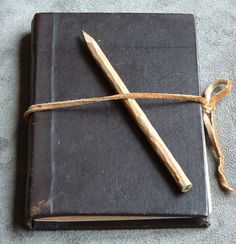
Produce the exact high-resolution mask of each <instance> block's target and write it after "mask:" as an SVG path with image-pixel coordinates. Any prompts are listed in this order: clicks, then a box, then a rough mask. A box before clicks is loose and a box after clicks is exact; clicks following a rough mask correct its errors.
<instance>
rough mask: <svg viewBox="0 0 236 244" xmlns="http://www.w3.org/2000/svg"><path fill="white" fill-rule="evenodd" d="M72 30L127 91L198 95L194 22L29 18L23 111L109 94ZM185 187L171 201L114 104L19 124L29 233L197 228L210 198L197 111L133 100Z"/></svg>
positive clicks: (167, 181)
mask: <svg viewBox="0 0 236 244" xmlns="http://www.w3.org/2000/svg"><path fill="white" fill-rule="evenodd" d="M82 30H84V31H86V32H88V33H90V34H91V35H92V36H93V37H94V38H95V39H96V40H97V41H98V43H99V45H100V46H101V48H102V49H103V51H104V52H105V54H106V55H107V57H108V58H109V60H110V61H111V63H112V65H113V66H114V68H115V69H116V70H117V72H118V73H119V75H120V76H121V77H122V79H123V81H124V82H125V84H126V85H127V87H128V89H129V90H130V91H131V92H168V93H180V94H192V95H199V82H198V67H197V51H196V34H195V22H194V16H192V15H188V14H150V13H147V14H146V13H70V14H69V13H39V14H36V15H35V17H34V19H33V22H32V72H31V73H32V79H31V80H32V81H31V103H32V104H37V103H44V102H52V101H62V100H71V99H77V98H86V97H95V96H105V95H111V94H114V93H115V91H114V90H113V89H112V88H111V87H110V85H109V83H108V82H107V81H106V77H105V75H104V74H103V73H102V71H101V70H100V68H99V66H98V65H97V64H96V62H95V61H94V59H93V57H92V56H91V54H90V52H89V50H88V48H87V46H86V44H85V41H84V39H83V35H82ZM138 104H139V105H140V106H141V108H142V109H143V111H144V112H145V114H146V115H147V117H148V119H149V120H150V122H151V123H152V125H153V126H154V127H155V129H156V130H157V132H158V133H159V135H160V136H161V138H162V139H163V141H164V142H165V143H166V145H167V147H168V148H169V149H170V151H171V152H172V154H173V156H174V157H175V158H176V160H177V161H178V163H179V164H180V166H181V167H182V168H183V170H184V172H185V173H186V175H187V176H188V177H189V178H190V180H191V182H192V183H193V187H192V189H191V190H190V191H189V192H188V193H181V192H180V191H179V189H178V188H177V186H176V184H175V182H174V181H173V179H172V178H171V176H170V174H169V173H168V172H167V170H166V168H165V167H164V166H163V164H162V161H161V159H160V158H159V157H158V156H157V155H156V153H155V152H154V151H153V149H152V148H151V146H150V144H149V143H148V142H147V140H146V138H145V137H144V135H143V134H142V132H141V131H140V129H139V128H138V127H137V126H136V124H135V122H134V121H133V120H132V118H131V117H130V114H129V113H128V112H127V111H126V109H125V107H124V104H123V103H122V102H121V101H108V102H104V103H98V104H91V105H86V106H81V107H74V108H68V109H61V110H53V111H44V112H36V113H34V114H32V115H31V116H30V121H29V151H28V155H29V156H28V158H29V159H28V180H27V182H28V183H27V192H28V196H27V200H26V223H27V226H28V227H29V228H30V229H35V230H37V229H45V230H57V229H123V228H173V227H207V226H208V225H209V220H208V216H209V209H210V194H209V180H208V170H207V159H206V145H205V136H204V127H203V121H202V113H201V106H200V105H199V104H196V103H190V102H176V101H161V100H138Z"/></svg>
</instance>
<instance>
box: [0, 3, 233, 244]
mask: <svg viewBox="0 0 236 244" xmlns="http://www.w3.org/2000/svg"><path fill="white" fill-rule="evenodd" d="M48 11H54V12H95V11H97V12H156V13H192V14H194V15H195V16H196V24H197V40H198V54H199V59H198V62H199V78H200V84H201V90H202V91H203V89H204V88H205V87H206V86H207V85H208V84H209V83H210V82H211V81H212V80H214V79H217V78H220V77H226V78H231V79H232V80H235V78H236V77H235V39H236V21H235V19H236V1H234V0H224V1H220V0H173V1H172V0H160V1H157V0H156V1H155V0H150V1H142V0H136V1H135V0H130V1H129V0H123V1H122V0H119V1H111V0H106V1H101V0H94V1H91V0H84V1H44V0H41V1H32V0H26V1H22V0H19V1H17V0H15V1H12V0H0V243H12V242H16V243H221V242H224V243H235V242H236V229H235V228H236V227H235V226H236V205H235V200H236V194H231V195H227V194H225V193H223V192H222V191H221V190H220V188H219V187H218V184H217V181H216V177H215V170H216V166H215V162H214V160H213V157H212V154H211V153H210V148H209V147H208V160H209V171H210V180H211V193H212V204H213V212H212V215H211V226H210V227H209V228H208V229H171V230H170V229H167V230H122V231H67V232H65V231H61V232H30V231H26V230H24V229H23V228H22V219H23V210H24V207H23V205H24V194H25V190H24V178H25V173H26V164H25V162H26V155H25V152H26V147H25V146H26V135H27V133H26V125H25V124H24V122H23V120H22V113H23V111H24V110H25V109H26V107H27V105H28V93H29V87H28V84H29V67H30V66H29V38H28V37H27V34H28V33H29V32H30V25H31V19H32V18H33V15H34V13H36V12H48ZM218 109H219V110H218V114H217V124H218V127H219V132H220V136H221V142H222V147H223V150H224V152H225V158H226V173H227V176H228V179H229V181H230V182H231V183H232V185H234V186H236V178H235V177H234V176H235V174H236V164H235V158H236V148H235V144H236V117H235V115H236V96H235V91H233V93H231V94H230V95H229V96H228V97H227V98H225V99H224V101H223V102H221V103H220V104H219V106H218ZM200 183H201V182H199V184H200Z"/></svg>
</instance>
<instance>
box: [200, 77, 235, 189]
mask: <svg viewBox="0 0 236 244" xmlns="http://www.w3.org/2000/svg"><path fill="white" fill-rule="evenodd" d="M222 85H224V86H225V87H224V88H222ZM216 90H219V91H216ZM231 91H232V81H231V80H227V79H221V80H216V81H214V82H213V83H212V84H210V85H209V86H208V87H207V89H206V90H205V92H204V97H205V99H206V101H207V104H205V105H202V107H203V120H204V124H205V127H206V130H207V133H208V136H209V138H210V141H211V143H212V146H213V148H214V150H215V153H216V157H217V159H218V170H217V171H218V177H219V184H220V186H221V187H222V188H223V189H224V190H225V191H227V192H232V191H235V189H234V188H232V187H230V185H229V183H228V181H227V179H226V177H225V174H224V164H225V162H224V154H223V151H222V149H221V146H220V142H219V138H218V134H217V129H216V123H215V111H216V104H217V103H218V102H219V101H220V100H221V99H223V97H225V96H226V95H228V94H229V93H230V92H231Z"/></svg>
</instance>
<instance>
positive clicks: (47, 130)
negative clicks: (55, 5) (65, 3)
mask: <svg viewBox="0 0 236 244" xmlns="http://www.w3.org/2000/svg"><path fill="white" fill-rule="evenodd" d="M53 19H54V15H46V14H36V15H35V17H34V20H33V22H32V35H31V89H30V91H31V104H35V103H42V102H50V101H52V89H53V87H52V83H53V79H52V78H53V74H52V72H53V68H52V67H53V45H54V43H53V33H54V32H53V28H54V24H53ZM52 116H53V115H52V112H47V113H35V114H33V115H32V116H31V117H30V121H29V134H28V137H29V139H28V169H27V175H28V176H27V178H28V179H27V190H28V193H27V200H26V201H27V202H26V224H27V227H28V228H30V229H31V228H32V219H34V218H35V217H37V216H40V215H41V214H42V212H43V213H44V214H46V215H47V214H51V212H52V206H51V203H52V201H51V193H52V192H51V189H52V181H53V172H52V167H51V164H52V163H53V162H51V154H52V153H53V150H52V148H51V147H52V123H53V121H52Z"/></svg>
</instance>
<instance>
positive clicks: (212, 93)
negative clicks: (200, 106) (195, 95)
mask: <svg viewBox="0 0 236 244" xmlns="http://www.w3.org/2000/svg"><path fill="white" fill-rule="evenodd" d="M223 85H224V86H225V87H224V88H222V86H223ZM232 88H233V86H232V81H231V80H228V79H220V80H216V81H214V82H212V83H211V84H210V85H209V86H208V87H207V89H206V90H205V92H204V97H205V99H206V100H207V102H208V104H207V105H206V107H207V109H210V110H215V109H216V104H217V103H218V102H219V101H220V100H221V99H223V98H224V97H225V96H226V95H228V94H229V93H230V92H231V91H232ZM216 90H219V91H216Z"/></svg>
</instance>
